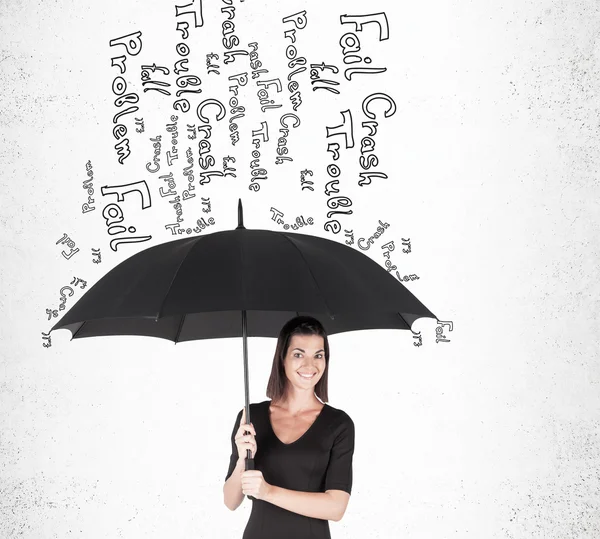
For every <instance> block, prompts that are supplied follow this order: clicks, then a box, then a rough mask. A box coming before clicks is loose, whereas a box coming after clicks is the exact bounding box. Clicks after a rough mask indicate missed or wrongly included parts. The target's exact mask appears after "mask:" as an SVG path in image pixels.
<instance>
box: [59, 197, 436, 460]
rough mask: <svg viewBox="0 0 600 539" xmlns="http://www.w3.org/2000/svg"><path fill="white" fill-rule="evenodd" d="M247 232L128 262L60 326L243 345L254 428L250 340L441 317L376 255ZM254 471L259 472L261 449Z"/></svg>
mask: <svg viewBox="0 0 600 539" xmlns="http://www.w3.org/2000/svg"><path fill="white" fill-rule="evenodd" d="M238 222H239V223H238V227H237V228H236V229H235V230H227V231H222V232H215V233H212V234H206V235H201V236H194V237H192V238H183V239H179V240H175V241H171V242H167V243H163V244H160V245H155V246H153V247H149V248H148V249H145V250H143V251H141V252H139V253H137V254H135V255H133V256H131V257H130V258H128V259H127V260H124V261H123V262H121V263H120V264H119V265H117V266H116V267H115V268H113V269H112V270H111V271H110V272H108V273H107V274H106V275H105V276H104V277H102V278H101V279H100V280H99V281H98V282H97V283H96V284H95V285H94V286H92V287H91V288H90V289H89V290H88V291H87V292H86V293H85V294H84V295H83V296H82V297H81V298H80V299H79V301H78V302H77V303H76V304H74V305H73V307H71V309H70V310H69V311H68V312H67V313H66V314H65V315H64V316H63V317H62V319H61V320H60V321H59V322H58V323H57V324H55V325H54V327H53V328H52V330H51V331H53V330H55V329H68V330H70V331H71V333H72V337H71V338H72V339H81V338H84V337H98V336H105V335H144V336H149V337H160V338H163V339H168V340H171V341H174V342H175V343H178V342H183V341H190V340H196V339H209V338H216V337H239V336H242V337H243V342H244V386H245V387H244V389H245V407H246V421H247V422H248V423H250V406H249V391H248V348H247V338H248V336H250V337H277V336H278V334H279V331H280V329H281V327H282V326H283V325H284V324H285V322H287V321H288V320H289V319H290V318H292V317H294V316H299V315H307V316H313V317H315V318H317V319H318V320H319V321H321V323H322V324H323V327H324V328H325V330H326V332H327V333H328V334H330V335H331V334H334V333H341V332H344V331H352V330H360V329H410V327H411V325H412V323H413V322H414V321H415V320H416V319H417V318H421V317H429V318H434V319H437V317H436V316H435V315H434V314H433V313H431V311H429V309H427V308H426V307H425V306H424V305H423V304H422V303H421V302H420V301H419V300H418V299H417V298H416V297H415V296H414V295H413V294H412V293H411V292H410V291H409V290H408V289H406V288H405V287H404V286H403V285H402V284H401V283H400V282H399V281H398V280H396V279H395V278H394V277H393V276H392V275H390V274H389V273H388V272H387V271H386V270H385V269H383V268H382V267H381V266H380V265H378V264H377V263H376V262H374V261H373V260H371V259H370V258H369V257H368V256H366V255H364V254H362V253H361V252H359V251H356V250H354V249H352V248H350V247H347V246H345V245H342V244H341V243H338V242H335V241H331V240H328V239H324V238H319V237H316V236H309V235H305V234H295V233H290V232H274V231H271V230H247V229H246V228H244V225H243V215H242V202H241V200H240V201H239V203H238ZM240 322H241V324H240ZM247 456H248V458H247V461H246V469H253V468H254V463H253V459H250V456H251V451H250V450H248V452H247Z"/></svg>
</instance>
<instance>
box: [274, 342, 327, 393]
mask: <svg viewBox="0 0 600 539" xmlns="http://www.w3.org/2000/svg"><path fill="white" fill-rule="evenodd" d="M325 366H326V362H325V342H324V340H323V337H321V336H320V335H293V336H292V338H291V339H290V344H289V346H288V350H287V353H286V355H285V357H284V360H283V367H284V370H285V374H286V377H287V379H288V381H289V382H290V383H291V384H292V385H293V386H294V387H295V388H297V389H299V390H301V391H303V390H310V391H311V393H312V392H314V388H315V386H316V385H317V382H318V381H319V380H320V379H321V376H323V372H325ZM303 374H304V375H309V376H302V375H303Z"/></svg>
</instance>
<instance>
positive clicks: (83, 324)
mask: <svg viewBox="0 0 600 539" xmlns="http://www.w3.org/2000/svg"><path fill="white" fill-rule="evenodd" d="M86 321H87V320H84V321H83V323H82V324H81V325H80V326H79V327H78V328H77V331H76V332H75V333H73V336H72V337H71V340H73V339H74V338H75V337H76V336H77V334H78V333H79V332H80V331H81V328H82V327H83V326H85V323H86Z"/></svg>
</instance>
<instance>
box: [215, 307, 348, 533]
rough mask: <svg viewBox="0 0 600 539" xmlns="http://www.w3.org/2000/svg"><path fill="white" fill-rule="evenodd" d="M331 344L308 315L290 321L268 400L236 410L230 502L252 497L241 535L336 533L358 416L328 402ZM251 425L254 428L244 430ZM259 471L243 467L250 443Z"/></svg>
mask: <svg viewBox="0 0 600 539" xmlns="http://www.w3.org/2000/svg"><path fill="white" fill-rule="evenodd" d="M328 365H329V343H328V340H327V334H326V333H325V330H324V329H323V326H322V325H321V323H320V322H319V321H318V320H316V319H314V318H311V317H308V316H299V317H296V318H293V319H292V320H290V321H288V322H287V323H286V324H285V325H284V326H283V328H282V329H281V332H280V333H279V338H278V340H277V348H276V349H275V357H274V358H273V367H272V369H271V377H270V378H269V383H268V385H267V397H269V398H270V399H271V400H270V401H269V400H266V401H263V402H260V403H256V404H250V416H251V419H252V423H250V424H246V422H245V410H244V409H242V410H240V412H239V413H238V415H237V419H236V422H235V426H234V428H233V432H232V434H231V458H230V461H229V469H228V471H227V475H226V477H225V486H224V487H223V495H224V501H225V505H226V506H227V507H228V508H229V509H231V510H232V511H234V510H235V509H237V508H238V507H239V506H240V504H241V503H242V501H243V499H244V495H250V496H254V498H255V499H253V500H252V512H251V514H250V519H249V520H248V524H247V525H246V529H245V531H244V535H243V539H282V538H283V537H285V538H286V539H330V537H331V535H330V533H329V522H328V521H329V520H334V521H336V522H337V521H339V520H340V519H341V518H342V516H343V515H344V512H345V511H346V506H347V505H348V500H349V499H350V493H351V490H352V455H353V453H354V423H353V421H352V419H351V418H350V416H349V415H348V414H346V412H344V411H342V410H339V409H337V408H333V407H332V406H329V405H328V404H327V403H326V401H327V400H328V396H327V373H328V370H329V369H328ZM246 432H247V433H248V434H246ZM247 449H250V450H251V451H252V457H253V458H254V465H255V470H248V471H245V462H244V461H245V458H246V450H247Z"/></svg>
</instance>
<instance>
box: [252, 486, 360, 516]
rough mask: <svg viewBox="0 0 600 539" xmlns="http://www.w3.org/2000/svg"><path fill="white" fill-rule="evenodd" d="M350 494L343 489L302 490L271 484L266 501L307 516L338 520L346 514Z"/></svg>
mask: <svg viewBox="0 0 600 539" xmlns="http://www.w3.org/2000/svg"><path fill="white" fill-rule="evenodd" d="M349 499H350V494H348V493H347V492H345V491H343V490H327V491H326V492H302V491H299V490H289V489H287V488H282V487H277V486H275V485H269V488H268V490H267V494H266V496H265V498H264V500H265V501H266V502H269V503H272V504H273V505H277V506H278V507H281V508H283V509H287V510H288V511H292V512H294V513H298V514H300V515H304V516H305V517H311V518H320V519H322V520H333V521H335V522H338V521H339V520H341V519H342V517H343V516H344V513H345V512H346V507H347V505H348V500H349Z"/></svg>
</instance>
